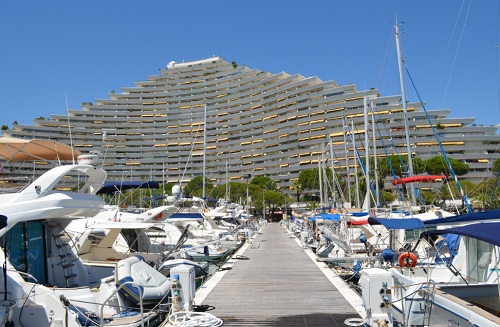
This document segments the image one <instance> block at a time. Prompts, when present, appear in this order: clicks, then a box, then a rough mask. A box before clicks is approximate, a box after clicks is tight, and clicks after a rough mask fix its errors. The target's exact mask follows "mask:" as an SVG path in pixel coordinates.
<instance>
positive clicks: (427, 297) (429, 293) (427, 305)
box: [423, 279, 436, 326]
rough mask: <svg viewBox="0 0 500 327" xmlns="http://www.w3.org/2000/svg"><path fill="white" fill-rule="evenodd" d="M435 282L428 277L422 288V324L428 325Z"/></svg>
mask: <svg viewBox="0 0 500 327" xmlns="http://www.w3.org/2000/svg"><path fill="white" fill-rule="evenodd" d="M435 287H436V282H434V280H432V279H430V280H429V281H428V282H427V287H426V288H425V289H424V294H423V298H424V326H429V323H430V320H431V311H432V304H433V303H434V294H435Z"/></svg>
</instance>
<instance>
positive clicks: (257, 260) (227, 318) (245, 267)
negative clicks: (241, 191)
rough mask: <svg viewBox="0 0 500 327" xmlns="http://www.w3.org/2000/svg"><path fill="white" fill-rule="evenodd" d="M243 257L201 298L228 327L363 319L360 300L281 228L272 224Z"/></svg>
mask: <svg viewBox="0 0 500 327" xmlns="http://www.w3.org/2000/svg"><path fill="white" fill-rule="evenodd" d="M239 254H240V259H230V260H229V264H230V265H231V264H232V267H231V269H230V270H226V271H224V272H222V274H223V276H218V275H217V274H216V275H215V276H213V277H212V278H211V279H210V280H209V281H208V282H207V285H206V286H204V287H202V289H200V290H199V291H198V292H197V296H196V298H195V303H196V304H198V305H200V304H203V305H208V306H210V307H213V309H212V310H210V311H208V312H209V313H211V314H213V315H215V316H216V317H218V318H220V319H222V321H223V322H224V326H274V327H277V326H287V327H295V326H318V327H321V326H348V324H346V322H345V321H346V319H349V318H357V319H358V320H359V318H360V317H361V316H360V314H362V308H361V307H360V303H361V300H360V298H359V296H357V295H356V294H355V293H354V292H353V291H352V290H351V289H349V287H347V286H346V285H345V284H344V282H343V281H342V280H340V278H339V277H337V276H336V275H335V274H334V272H333V271H332V270H330V269H329V268H328V267H326V265H325V264H324V263H320V262H316V261H315V256H314V254H313V253H312V252H310V251H309V250H304V249H302V248H301V246H300V244H299V243H298V240H297V238H296V237H294V236H293V235H291V234H289V233H288V232H287V230H286V229H284V228H283V227H282V226H281V225H280V224H278V223H271V224H268V225H267V226H266V227H265V228H264V230H263V232H262V233H261V234H259V235H258V236H257V237H256V238H255V239H254V240H253V242H252V244H251V245H248V246H246V248H242V249H241V251H240V252H239ZM210 283H216V285H215V286H214V287H213V289H210V288H211V287H212V286H210V285H208V284H210ZM334 284H335V285H337V286H335V285H334ZM348 299H349V300H350V301H351V302H349V301H348ZM351 303H352V304H351ZM351 326H352V324H351Z"/></svg>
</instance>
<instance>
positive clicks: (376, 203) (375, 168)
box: [370, 100, 380, 208]
mask: <svg viewBox="0 0 500 327" xmlns="http://www.w3.org/2000/svg"><path fill="white" fill-rule="evenodd" d="M370 108H371V112H372V138H373V158H374V160H373V162H374V164H375V167H374V179H375V206H376V207H377V208H378V207H380V196H379V193H380V190H379V185H378V162H377V161H378V160H377V139H376V138H375V113H374V112H373V100H372V101H371V102H370Z"/></svg>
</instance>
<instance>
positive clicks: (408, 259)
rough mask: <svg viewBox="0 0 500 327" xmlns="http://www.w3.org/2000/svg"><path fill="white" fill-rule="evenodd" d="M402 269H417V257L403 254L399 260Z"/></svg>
mask: <svg viewBox="0 0 500 327" xmlns="http://www.w3.org/2000/svg"><path fill="white" fill-rule="evenodd" d="M398 262H399V266H400V267H415V266H416V265H417V256H416V255H415V254H414V253H411V252H403V253H401V255H400V256H399V259H398Z"/></svg>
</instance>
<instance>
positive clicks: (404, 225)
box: [368, 217, 424, 229]
mask: <svg viewBox="0 0 500 327" xmlns="http://www.w3.org/2000/svg"><path fill="white" fill-rule="evenodd" d="M368 223H369V224H370V225H384V227H385V228H387V229H422V228H424V223H423V222H422V220H420V219H418V218H371V217H370V218H368Z"/></svg>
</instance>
